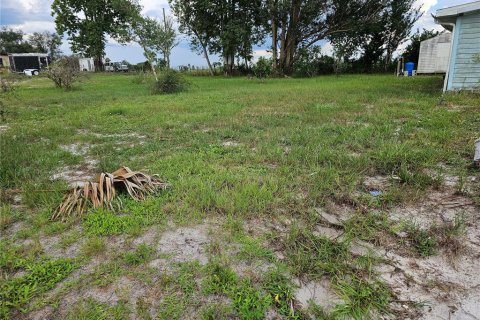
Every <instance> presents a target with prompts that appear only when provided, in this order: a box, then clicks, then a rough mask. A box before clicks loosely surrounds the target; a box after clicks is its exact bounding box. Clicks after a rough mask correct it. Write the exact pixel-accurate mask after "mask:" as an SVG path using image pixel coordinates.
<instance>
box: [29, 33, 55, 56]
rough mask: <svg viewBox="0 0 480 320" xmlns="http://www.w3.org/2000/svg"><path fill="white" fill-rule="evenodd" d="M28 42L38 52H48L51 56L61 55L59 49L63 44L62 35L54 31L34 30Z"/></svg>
mask: <svg viewBox="0 0 480 320" xmlns="http://www.w3.org/2000/svg"><path fill="white" fill-rule="evenodd" d="M28 42H29V43H30V45H32V47H34V48H35V51H37V52H43V53H48V55H49V56H50V57H51V58H56V57H58V56H60V54H61V51H60V49H59V47H60V45H61V44H62V37H61V36H60V35H58V34H56V33H54V32H48V31H44V32H34V33H33V34H32V35H31V36H30V37H29V38H28Z"/></svg>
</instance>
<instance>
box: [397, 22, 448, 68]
mask: <svg viewBox="0 0 480 320" xmlns="http://www.w3.org/2000/svg"><path fill="white" fill-rule="evenodd" d="M438 34H439V32H438V31H435V30H427V29H423V30H422V31H420V30H419V29H417V32H415V33H414V34H413V35H412V36H411V37H410V43H409V44H408V46H407V47H406V48H405V51H404V52H403V58H404V59H405V61H407V62H415V65H418V56H419V55H420V42H422V41H423V40H427V39H430V38H433V37H435V36H437V35H438Z"/></svg>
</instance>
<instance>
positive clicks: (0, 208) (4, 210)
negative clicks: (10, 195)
mask: <svg viewBox="0 0 480 320" xmlns="http://www.w3.org/2000/svg"><path fill="white" fill-rule="evenodd" d="M16 218H17V214H16V213H15V211H13V210H12V207H11V206H10V205H8V204H0V230H5V229H6V228H7V227H8V226H9V225H10V224H11V223H12V222H14V221H15V220H16Z"/></svg>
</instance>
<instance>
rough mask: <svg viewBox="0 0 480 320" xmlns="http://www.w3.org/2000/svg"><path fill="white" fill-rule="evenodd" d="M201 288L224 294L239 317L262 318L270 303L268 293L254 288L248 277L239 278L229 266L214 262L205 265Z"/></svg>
mask: <svg viewBox="0 0 480 320" xmlns="http://www.w3.org/2000/svg"><path fill="white" fill-rule="evenodd" d="M206 271H207V277H206V279H205V280H204V281H203V290H204V292H205V293H207V294H225V295H226V296H227V297H229V298H230V299H231V300H232V303H233V307H234V309H235V311H236V313H237V314H238V316H239V317H240V318H241V319H263V317H264V315H265V312H266V310H267V309H268V307H269V306H271V304H272V298H271V296H270V295H268V294H267V295H265V294H264V293H262V292H261V291H260V290H259V289H257V288H255V286H254V285H253V283H251V281H250V280H248V279H239V278H238V276H237V275H236V274H235V272H233V271H232V270H231V269H230V268H227V267H224V266H222V265H221V264H219V263H217V262H214V263H210V264H209V265H207V269H206Z"/></svg>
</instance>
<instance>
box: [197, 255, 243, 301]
mask: <svg viewBox="0 0 480 320" xmlns="http://www.w3.org/2000/svg"><path fill="white" fill-rule="evenodd" d="M206 273H207V278H206V279H205V280H204V281H203V284H202V285H203V291H204V292H205V293H206V294H221V293H226V292H228V290H230V288H232V287H233V286H235V285H236V283H237V282H238V277H237V275H236V273H235V272H233V270H232V269H230V268H227V267H224V266H222V265H221V264H220V263H218V262H211V263H209V264H208V265H207V267H206Z"/></svg>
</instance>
